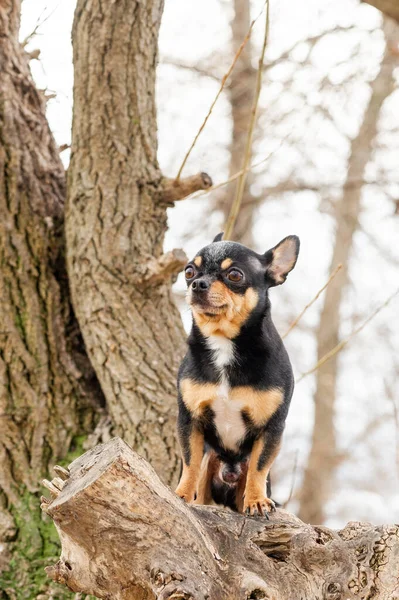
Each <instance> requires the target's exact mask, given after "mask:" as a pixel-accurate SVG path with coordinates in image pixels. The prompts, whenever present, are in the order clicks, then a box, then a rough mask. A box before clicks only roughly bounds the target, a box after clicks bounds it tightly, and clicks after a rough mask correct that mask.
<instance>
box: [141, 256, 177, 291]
mask: <svg viewBox="0 0 399 600" xmlns="http://www.w3.org/2000/svg"><path fill="white" fill-rule="evenodd" d="M187 260H188V259H187V256H186V254H185V252H184V251H183V250H181V249H179V248H175V249H174V250H171V251H170V252H166V253H165V254H162V255H161V256H160V257H159V258H153V259H151V260H150V261H149V262H148V263H147V265H146V271H145V274H144V276H143V279H142V281H141V283H142V284H146V285H159V284H162V283H165V282H166V281H167V280H168V279H169V278H170V277H172V276H173V275H177V274H178V273H180V271H181V270H182V269H183V267H184V265H185V264H186V262H187Z"/></svg>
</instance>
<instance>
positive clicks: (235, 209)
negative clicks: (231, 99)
mask: <svg viewBox="0 0 399 600" xmlns="http://www.w3.org/2000/svg"><path fill="white" fill-rule="evenodd" d="M268 37H269V1H268V0H267V5H266V22H265V33H264V37H263V46H262V52H261V55H260V58H259V65H258V73H257V76H256V87H255V96H254V103H253V106H252V114H251V120H250V123H249V129H248V136H247V142H246V146H245V154H244V161H243V165H242V171H243V173H242V175H241V176H240V179H239V181H238V185H237V189H236V195H235V198H234V201H233V204H232V206H231V210H230V214H229V216H228V219H227V223H226V227H225V232H224V236H223V238H224V239H225V240H228V239H229V238H230V237H231V234H232V233H233V229H234V224H235V222H236V219H237V216H238V213H239V211H240V206H241V202H242V197H243V194H244V188H245V182H246V179H247V168H248V165H249V161H250V158H251V152H252V138H253V133H254V127H255V123H256V116H257V113H258V104H259V96H260V92H261V89H262V71H263V63H264V59H265V52H266V46H267V40H268Z"/></svg>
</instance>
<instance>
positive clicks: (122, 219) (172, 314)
mask: <svg viewBox="0 0 399 600" xmlns="http://www.w3.org/2000/svg"><path fill="white" fill-rule="evenodd" d="M162 8H163V0H145V1H143V0H141V1H138V0H132V1H131V2H128V3H127V4H126V3H123V2H116V3H115V2H108V3H107V2H106V3H104V2H100V0H93V1H91V2H87V1H86V0H79V1H78V4H77V8H76V13H75V22H74V26H73V47H74V67H75V78H74V81H75V84H74V114H73V125H72V155H71V164H70V167H69V169H68V177H69V182H68V187H69V191H68V203H67V211H66V237H67V249H68V250H67V263H68V274H69V278H70V285H71V291H72V298H73V304H74V308H75V311H76V315H77V317H78V321H79V324H80V327H81V330H82V333H83V337H84V340H85V344H86V348H87V351H88V354H89V357H90V360H91V362H92V364H93V366H94V368H95V370H96V373H97V376H98V379H99V381H100V383H101V387H102V389H103V391H104V394H105V396H106V401H107V409H108V411H109V413H110V415H111V417H112V420H113V423H114V425H115V428H116V431H117V432H118V433H119V434H121V435H123V437H124V438H125V439H126V440H127V441H128V442H129V443H130V444H131V445H132V446H133V447H134V448H135V449H136V450H137V451H138V452H140V454H141V455H143V456H145V457H147V458H148V459H149V460H150V461H151V463H152V465H153V466H154V467H155V468H156V470H157V472H158V473H159V474H160V475H161V477H162V478H164V479H165V480H166V481H168V482H170V481H171V480H174V481H176V479H177V476H178V471H179V468H180V453H179V451H178V448H177V442H176V436H175V428H176V385H175V379H176V373H177V365H178V363H179V360H180V359H181V357H182V354H183V348H184V338H185V336H184V332H183V328H182V324H181V320H180V316H179V313H178V310H177V308H176V306H175V305H174V302H173V300H172V295H171V278H172V276H173V275H175V274H176V273H177V272H178V271H179V270H181V269H182V267H183V265H184V263H185V261H186V257H185V255H184V253H183V252H182V251H175V252H172V253H168V254H166V255H162V245H163V239H164V234H165V231H166V209H167V206H168V205H169V206H170V204H171V203H173V200H176V199H180V198H181V197H183V196H184V195H187V194H188V193H191V192H193V191H195V190H196V189H203V188H205V187H208V186H209V185H210V183H211V181H210V179H209V178H208V177H207V176H206V175H204V174H202V175H200V176H197V177H192V178H188V179H187V180H183V181H179V182H171V181H169V180H166V179H165V178H163V177H162V175H161V172H160V170H159V167H158V163H157V137H156V133H157V127H156V113H155V71H156V70H155V67H156V62H157V40H158V30H159V25H160V22H161V15H162ZM94 38H95V43H94V42H93V40H94Z"/></svg>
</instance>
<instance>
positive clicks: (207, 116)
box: [176, 0, 268, 179]
mask: <svg viewBox="0 0 399 600" xmlns="http://www.w3.org/2000/svg"><path fill="white" fill-rule="evenodd" d="M266 2H268V0H266ZM266 2H265V4H266ZM262 12H263V9H262V11H261V12H260V13H259V15H258V16H257V17H256V19H254V20H253V21H252V23H251V25H250V27H249V30H248V33H247V35H246V36H245V38H244V40H243V42H242V44H241V46H240V47H239V48H238V50H237V52H236V54H235V56H234V58H233V62H232V63H231V65H230V67H229V69H228V71H227V73H226V74H225V75H224V76H223V78H222V83H221V85H220V88H219V90H218V93H217V94H216V96H215V99H214V100H213V102H212V104H211V106H210V108H209V111H208V113H207V115H206V117H205V119H204V121H203V123H202V125H201V127H200V128H199V130H198V133H197V135H196V136H195V138H194V140H193V142H192V144H191V146H190V148H189V149H188V151H187V154H186V156H185V157H184V159H183V162H182V164H181V167H180V169H179V171H178V173H177V176H176V179H180V177H181V174H182V172H183V169H184V167H185V165H186V162H187V160H188V157H189V156H190V154H191V152H192V150H193V148H194V146H195V144H196V143H197V140H198V138H199V136H200V135H201V133H202V131H203V130H204V128H205V125H206V124H207V122H208V119H209V117H210V116H211V114H212V111H213V109H214V107H215V104H216V102H217V101H218V99H219V96H220V94H221V93H222V91H223V89H224V86H225V85H226V81H227V80H228V78H229V76H230V73H231V72H232V70H233V69H234V67H235V64H236V62H237V60H238V59H239V57H240V54H241V52H242V51H243V50H244V48H245V46H246V44H247V42H248V40H249V38H250V37H251V33H252V29H253V27H254V25H255V23H256V21H257V20H258V19H259V17H260V15H261V14H262Z"/></svg>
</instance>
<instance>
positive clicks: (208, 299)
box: [187, 293, 229, 318]
mask: <svg viewBox="0 0 399 600" xmlns="http://www.w3.org/2000/svg"><path fill="white" fill-rule="evenodd" d="M187 303H188V304H189V305H190V306H191V307H192V308H193V310H195V311H196V312H197V313H200V314H202V315H204V316H206V317H209V318H212V317H217V316H218V315H221V314H224V313H225V312H226V311H227V309H228V307H229V305H228V304H227V303H226V300H225V298H223V297H220V296H219V295H218V296H216V295H214V294H206V295H204V296H203V297H202V296H197V295H195V294H192V293H188V294H187Z"/></svg>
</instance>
